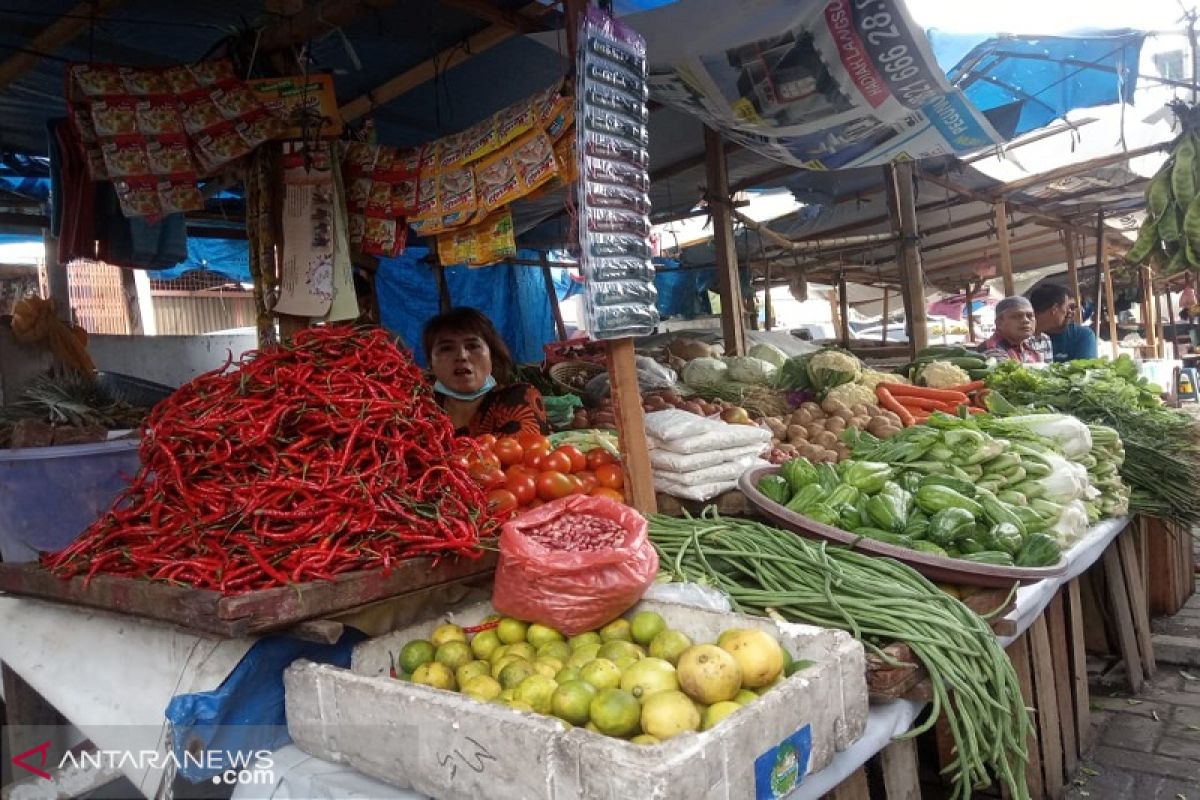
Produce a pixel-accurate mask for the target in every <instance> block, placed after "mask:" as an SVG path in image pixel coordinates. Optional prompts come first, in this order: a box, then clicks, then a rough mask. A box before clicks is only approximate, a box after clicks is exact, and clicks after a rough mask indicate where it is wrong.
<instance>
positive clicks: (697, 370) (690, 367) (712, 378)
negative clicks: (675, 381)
mask: <svg viewBox="0 0 1200 800" xmlns="http://www.w3.org/2000/svg"><path fill="white" fill-rule="evenodd" d="M727 380H729V366H728V365H727V364H726V363H725V362H724V361H722V360H721V359H719V358H694V359H692V360H691V361H689V362H688V363H687V365H686V366H684V368H683V382H684V383H686V384H687V385H688V386H693V387H695V388H697V389H712V388H715V387H717V386H720V385H721V384H722V383H724V382H725V381H727Z"/></svg>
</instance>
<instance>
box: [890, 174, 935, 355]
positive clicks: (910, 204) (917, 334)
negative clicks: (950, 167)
mask: <svg viewBox="0 0 1200 800" xmlns="http://www.w3.org/2000/svg"><path fill="white" fill-rule="evenodd" d="M885 169H887V170H888V173H887V174H888V178H889V181H890V184H891V185H890V191H889V193H888V207H889V208H890V209H891V212H892V227H893V230H895V231H896V232H897V233H898V234H899V236H900V238H899V241H897V243H896V262H897V265H898V266H899V268H900V276H901V278H900V279H901V286H902V287H903V297H904V314H905V318H906V319H907V321H908V341H909V349H910V350H911V351H912V353H913V355H914V356H915V355H916V354H917V352H918V351H921V350H924V349H925V348H926V347H928V346H929V321H928V319H929V318H928V316H927V314H926V309H925V273H924V269H923V266H922V264H921V244H920V239H919V237H918V234H917V203H916V190H915V187H914V186H913V164H912V162H911V161H905V162H900V163H897V164H890V165H888V166H887V167H886V168H885Z"/></svg>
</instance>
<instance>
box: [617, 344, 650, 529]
mask: <svg viewBox="0 0 1200 800" xmlns="http://www.w3.org/2000/svg"><path fill="white" fill-rule="evenodd" d="M608 374H609V375H610V376H611V377H612V400H613V413H614V414H615V415H616V419H617V434H618V435H619V437H620V443H621V465H622V467H623V468H624V470H625V498H626V500H627V501H628V502H629V504H630V505H631V506H633V507H634V508H636V509H637V510H638V511H640V512H642V513H643V514H653V513H654V512H655V511H656V510H657V508H658V503H657V499H656V498H655V495H654V477H653V472H652V470H651V467H650V447H649V443H648V441H647V439H646V418H645V415H644V413H643V411H642V397H641V394H640V393H639V391H638V381H637V365H636V364H635V363H634V350H633V339H629V338H625V339H612V340H610V341H609V342H608Z"/></svg>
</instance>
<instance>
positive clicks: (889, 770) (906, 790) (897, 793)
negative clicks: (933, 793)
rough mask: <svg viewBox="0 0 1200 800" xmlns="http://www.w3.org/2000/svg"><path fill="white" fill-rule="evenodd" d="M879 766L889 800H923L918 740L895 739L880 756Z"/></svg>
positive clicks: (884, 790)
mask: <svg viewBox="0 0 1200 800" xmlns="http://www.w3.org/2000/svg"><path fill="white" fill-rule="evenodd" d="M879 765H880V768H881V770H882V771H883V793H884V795H885V796H886V797H887V800H921V780H920V774H919V770H918V768H917V740H916V739H893V740H892V743H891V744H889V745H888V746H887V747H885V748H883V751H882V752H881V753H880V754H879Z"/></svg>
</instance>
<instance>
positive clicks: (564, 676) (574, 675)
mask: <svg viewBox="0 0 1200 800" xmlns="http://www.w3.org/2000/svg"><path fill="white" fill-rule="evenodd" d="M579 679H580V678H579V667H563V668H562V669H560V670H559V671H558V672H557V673H556V674H555V676H554V681H555V683H558V684H564V683H570V682H571V681H577V680H579Z"/></svg>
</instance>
